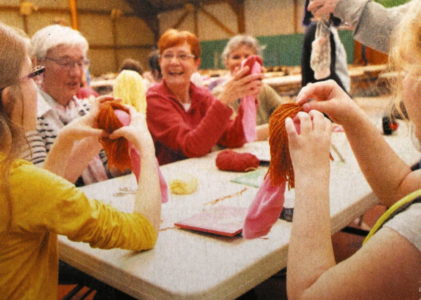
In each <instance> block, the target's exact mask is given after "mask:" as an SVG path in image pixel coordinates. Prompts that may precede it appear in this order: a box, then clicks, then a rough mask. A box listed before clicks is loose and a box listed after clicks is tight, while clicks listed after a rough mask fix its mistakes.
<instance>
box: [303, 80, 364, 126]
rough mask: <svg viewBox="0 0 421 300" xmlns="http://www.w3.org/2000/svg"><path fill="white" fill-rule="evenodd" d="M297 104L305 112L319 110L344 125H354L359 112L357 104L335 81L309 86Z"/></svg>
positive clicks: (310, 84)
mask: <svg viewBox="0 0 421 300" xmlns="http://www.w3.org/2000/svg"><path fill="white" fill-rule="evenodd" d="M296 102H297V103H298V104H301V105H303V109H304V111H307V112H308V111H310V110H312V109H315V110H318V111H320V112H323V113H325V114H327V115H328V116H329V118H330V119H331V120H332V121H334V122H336V123H338V124H342V125H344V124H345V123H348V122H351V123H352V120H353V112H355V111H356V110H358V106H357V104H356V103H355V102H354V101H352V99H351V98H350V97H349V96H348V94H346V93H345V92H344V91H343V90H342V89H341V88H340V87H339V85H338V84H337V83H336V82H335V81H334V80H327V81H322V82H317V83H309V84H307V85H306V86H305V87H304V88H302V89H301V91H300V92H299V93H298V96H297V98H296Z"/></svg>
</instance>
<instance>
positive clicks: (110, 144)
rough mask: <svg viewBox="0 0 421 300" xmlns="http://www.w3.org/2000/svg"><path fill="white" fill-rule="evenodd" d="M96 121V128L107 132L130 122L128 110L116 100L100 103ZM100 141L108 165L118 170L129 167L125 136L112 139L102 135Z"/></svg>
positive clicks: (127, 144) (129, 160)
mask: <svg viewBox="0 0 421 300" xmlns="http://www.w3.org/2000/svg"><path fill="white" fill-rule="evenodd" d="M96 121H97V125H98V128H100V129H103V130H104V131H105V132H107V133H112V132H113V131H114V130H116V129H119V128H120V127H122V126H124V125H127V124H129V123H130V111H129V109H128V108H127V107H125V106H124V105H122V104H121V103H119V102H117V101H107V102H104V103H101V104H100V109H99V113H98V116H97V120H96ZM123 122H124V123H123ZM100 143H101V145H102V147H103V148H104V151H105V153H106V154H107V157H108V164H109V166H110V167H115V168H117V169H118V170H120V171H124V170H128V169H131V159H130V155H129V142H128V141H127V140H126V139H125V138H123V137H121V138H118V139H114V140H113V139H110V138H107V137H103V138H101V139H100Z"/></svg>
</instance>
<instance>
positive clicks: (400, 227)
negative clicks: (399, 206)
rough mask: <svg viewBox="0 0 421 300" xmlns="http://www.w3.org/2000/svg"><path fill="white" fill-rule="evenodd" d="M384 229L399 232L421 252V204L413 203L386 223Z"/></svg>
mask: <svg viewBox="0 0 421 300" xmlns="http://www.w3.org/2000/svg"><path fill="white" fill-rule="evenodd" d="M384 227H388V228H390V229H393V230H394V231H396V232H398V233H399V234H400V235H402V236H403V237H405V238H406V239H407V240H408V241H409V242H410V243H412V244H413V245H414V246H415V247H416V248H417V249H418V250H419V251H421V203H413V204H412V205H411V206H409V207H408V208H407V209H406V210H405V211H403V212H401V213H399V214H397V215H396V216H394V217H393V218H392V219H391V220H389V221H388V222H387V223H385V225H384Z"/></svg>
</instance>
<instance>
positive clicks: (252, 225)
mask: <svg viewBox="0 0 421 300" xmlns="http://www.w3.org/2000/svg"><path fill="white" fill-rule="evenodd" d="M285 187H286V183H285V182H284V183H282V184H281V185H280V186H273V185H272V184H271V182H270V178H269V176H266V177H265V180H264V182H263V185H262V186H261V187H260V188H259V191H258V192H257V194H256V197H255V198H254V200H253V202H252V203H251V205H250V206H249V209H248V212H247V215H246V218H245V219H244V224H243V233H242V235H243V237H244V238H246V239H254V238H258V237H261V236H264V235H266V234H268V233H269V231H270V229H271V228H272V225H273V224H274V223H275V222H276V220H278V218H279V215H280V214H281V211H282V208H283V206H284V194H285Z"/></svg>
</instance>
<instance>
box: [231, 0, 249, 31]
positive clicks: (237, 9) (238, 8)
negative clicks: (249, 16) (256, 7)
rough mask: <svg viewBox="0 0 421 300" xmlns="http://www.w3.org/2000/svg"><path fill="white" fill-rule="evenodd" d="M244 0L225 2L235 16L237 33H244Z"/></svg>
mask: <svg viewBox="0 0 421 300" xmlns="http://www.w3.org/2000/svg"><path fill="white" fill-rule="evenodd" d="M244 2H245V1H244V0H227V3H228V4H229V6H230V7H231V9H232V11H233V12H234V13H235V14H236V16H237V27H238V32H239V33H244V32H246V18H245V13H244V11H245V9H244Z"/></svg>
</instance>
